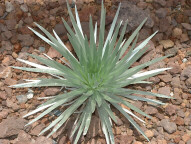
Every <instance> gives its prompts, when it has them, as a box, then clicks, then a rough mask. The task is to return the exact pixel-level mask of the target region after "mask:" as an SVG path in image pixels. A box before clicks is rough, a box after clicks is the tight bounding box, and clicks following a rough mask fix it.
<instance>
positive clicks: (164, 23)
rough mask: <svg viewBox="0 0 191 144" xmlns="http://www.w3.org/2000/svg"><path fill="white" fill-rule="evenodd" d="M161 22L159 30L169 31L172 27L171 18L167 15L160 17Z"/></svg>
mask: <svg viewBox="0 0 191 144" xmlns="http://www.w3.org/2000/svg"><path fill="white" fill-rule="evenodd" d="M159 22H160V24H159V31H160V32H167V31H168V29H169V27H170V22H169V20H168V19H167V18H166V17H165V18H162V19H160V21H159Z"/></svg>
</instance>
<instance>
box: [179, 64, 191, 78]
mask: <svg viewBox="0 0 191 144" xmlns="http://www.w3.org/2000/svg"><path fill="white" fill-rule="evenodd" d="M190 77H191V66H188V67H185V69H184V70H183V71H182V73H181V75H180V79H181V80H186V79H188V78H190Z"/></svg>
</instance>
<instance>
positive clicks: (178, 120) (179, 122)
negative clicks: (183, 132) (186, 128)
mask: <svg viewBox="0 0 191 144" xmlns="http://www.w3.org/2000/svg"><path fill="white" fill-rule="evenodd" d="M175 123H176V124H177V125H184V119H183V118H181V117H177V118H176V120H175Z"/></svg>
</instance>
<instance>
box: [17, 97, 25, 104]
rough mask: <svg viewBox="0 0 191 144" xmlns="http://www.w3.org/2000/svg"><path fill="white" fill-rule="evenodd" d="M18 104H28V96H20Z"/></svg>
mask: <svg viewBox="0 0 191 144" xmlns="http://www.w3.org/2000/svg"><path fill="white" fill-rule="evenodd" d="M16 98H17V100H18V102H19V103H20V104H21V103H26V102H27V96H26V95H18V96H16Z"/></svg>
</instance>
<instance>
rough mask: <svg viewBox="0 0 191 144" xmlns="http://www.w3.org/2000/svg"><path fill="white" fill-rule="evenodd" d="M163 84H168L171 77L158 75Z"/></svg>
mask: <svg viewBox="0 0 191 144" xmlns="http://www.w3.org/2000/svg"><path fill="white" fill-rule="evenodd" d="M158 77H159V78H160V79H161V80H162V81H163V82H170V81H171V80H172V76H171V75H170V74H166V75H159V76H158Z"/></svg>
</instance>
